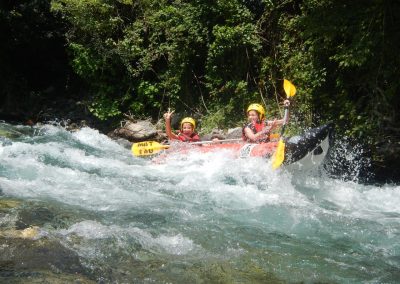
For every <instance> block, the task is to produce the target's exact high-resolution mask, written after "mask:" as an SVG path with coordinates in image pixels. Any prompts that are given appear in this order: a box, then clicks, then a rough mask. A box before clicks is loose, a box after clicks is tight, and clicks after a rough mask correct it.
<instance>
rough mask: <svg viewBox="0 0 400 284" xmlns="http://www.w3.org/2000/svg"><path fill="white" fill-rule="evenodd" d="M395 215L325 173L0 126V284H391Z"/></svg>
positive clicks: (397, 269) (393, 199) (88, 134)
mask: <svg viewBox="0 0 400 284" xmlns="http://www.w3.org/2000/svg"><path fill="white" fill-rule="evenodd" d="M340 154H341V155H343V153H340ZM345 154H346V155H348V156H349V157H350V156H351V155H352V153H350V152H349V153H345ZM334 166H336V167H340V165H334ZM356 169H357V165H354V170H356ZM399 204H400V187H399V186H396V185H380V186H376V185H375V186H373V185H363V184H360V183H357V181H356V180H355V179H353V180H352V179H348V178H346V179H342V178H340V177H330V176H329V175H327V174H326V173H325V171H324V170H323V169H319V170H317V171H314V172H312V173H299V172H287V171H286V170H285V169H284V168H282V169H279V170H277V171H272V170H271V164H270V162H269V161H265V160H263V159H258V158H253V159H233V158H232V157H231V155H230V153H227V152H221V153H218V154H215V153H214V154H198V153H193V154H190V155H188V156H185V157H178V156H172V157H169V158H167V159H166V160H165V162H164V163H159V164H157V163H154V162H152V161H151V160H150V159H143V158H137V157H133V156H132V155H131V153H130V150H129V149H128V148H127V147H126V146H125V147H124V146H123V145H122V144H120V143H118V142H116V141H113V140H111V139H109V138H108V137H106V136H105V135H103V134H100V133H99V132H98V131H97V130H94V129H91V128H83V129H82V130H80V131H77V132H74V133H71V132H68V131H66V130H64V129H63V128H61V127H57V126H51V125H44V126H40V127H39V126H38V127H34V128H31V127H26V126H12V125H10V124H6V123H0V282H2V281H4V282H5V281H7V282H13V283H19V281H20V282H21V283H24V282H26V281H31V282H34V281H37V283H41V282H40V281H49V282H53V280H54V282H56V280H57V281H62V280H63V281H65V282H73V281H76V280H80V281H81V282H82V283H91V282H94V283H96V282H97V283H110V282H113V283H288V282H289V283H293V282H305V283H315V282H320V283H321V282H326V283H396V282H397V283H398V281H399V279H400V205H399Z"/></svg>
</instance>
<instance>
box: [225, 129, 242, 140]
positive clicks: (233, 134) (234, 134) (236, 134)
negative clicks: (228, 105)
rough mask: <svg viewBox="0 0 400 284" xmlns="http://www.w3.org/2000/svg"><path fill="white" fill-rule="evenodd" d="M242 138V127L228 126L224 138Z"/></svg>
mask: <svg viewBox="0 0 400 284" xmlns="http://www.w3.org/2000/svg"><path fill="white" fill-rule="evenodd" d="M235 138H242V127H236V128H230V129H228V132H227V134H226V139H235Z"/></svg>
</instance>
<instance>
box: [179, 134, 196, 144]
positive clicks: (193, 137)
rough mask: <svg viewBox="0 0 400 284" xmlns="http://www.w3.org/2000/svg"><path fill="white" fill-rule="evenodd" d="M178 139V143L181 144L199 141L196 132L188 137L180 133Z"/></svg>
mask: <svg viewBox="0 0 400 284" xmlns="http://www.w3.org/2000/svg"><path fill="white" fill-rule="evenodd" d="M178 139H179V141H182V142H197V141H200V137H199V135H198V134H197V133H196V132H193V133H192V134H190V136H187V135H186V134H183V133H182V132H179V133H178Z"/></svg>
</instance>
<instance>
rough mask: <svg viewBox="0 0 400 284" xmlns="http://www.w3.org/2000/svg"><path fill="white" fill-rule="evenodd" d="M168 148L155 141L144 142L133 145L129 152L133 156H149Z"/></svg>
mask: <svg viewBox="0 0 400 284" xmlns="http://www.w3.org/2000/svg"><path fill="white" fill-rule="evenodd" d="M168 148H169V145H162V144H160V143H158V142H156V141H144V142H138V143H133V145H132V149H131V150H132V154H133V155H134V156H149V155H154V154H156V153H157V152H159V151H161V150H163V149H168Z"/></svg>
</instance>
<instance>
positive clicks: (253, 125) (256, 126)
mask: <svg viewBox="0 0 400 284" xmlns="http://www.w3.org/2000/svg"><path fill="white" fill-rule="evenodd" d="M264 127H265V121H262V122H260V121H257V122H250V123H248V124H246V125H245V126H243V129H242V139H243V140H244V141H248V142H257V143H260V142H268V141H269V137H265V138H259V139H257V141H252V140H250V139H249V138H248V137H247V136H246V133H245V132H244V130H245V129H246V128H250V130H251V131H253V133H254V134H257V133H258V132H260V131H261V130H263V129H264Z"/></svg>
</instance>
